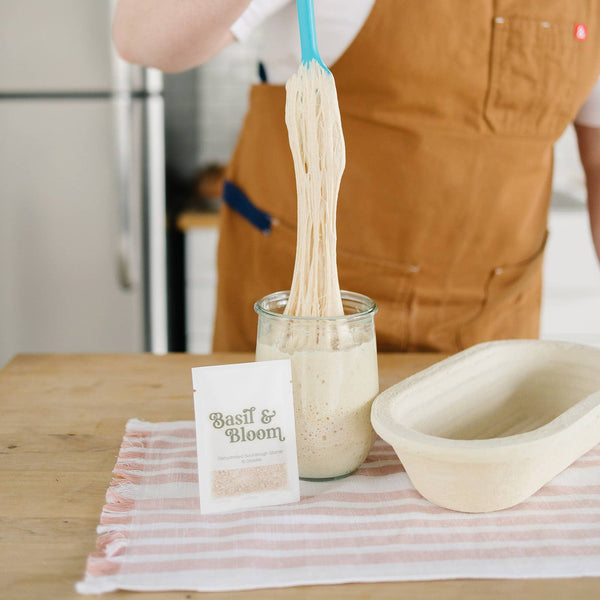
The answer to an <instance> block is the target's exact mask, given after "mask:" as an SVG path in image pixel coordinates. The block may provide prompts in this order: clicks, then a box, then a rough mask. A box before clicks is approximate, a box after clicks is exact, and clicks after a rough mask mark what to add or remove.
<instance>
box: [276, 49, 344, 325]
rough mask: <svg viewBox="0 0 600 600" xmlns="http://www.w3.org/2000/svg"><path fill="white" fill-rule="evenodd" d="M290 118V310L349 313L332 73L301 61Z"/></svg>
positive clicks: (340, 139)
mask: <svg viewBox="0 0 600 600" xmlns="http://www.w3.org/2000/svg"><path fill="white" fill-rule="evenodd" d="M286 92H287V96H286V105H285V122H286V125H287V128H288V135H289V141H290V149H291V151H292V157H293V159H294V170H295V173H296V191H297V194H298V238H297V242H296V263H295V265H294V275H293V278H292V287H291V292H290V298H289V301H288V304H287V307H286V309H285V314H287V315H294V316H303V317H333V316H339V315H343V314H344V310H343V307H342V299H341V296H340V285H339V281H338V273H337V263H336V209H337V199H338V192H339V189H340V181H341V179H342V173H343V172H344V166H345V164H346V150H345V146H344V136H343V133H342V121H341V117H340V109H339V106H338V100H337V93H336V89H335V81H334V79H333V75H331V73H329V72H328V71H326V70H325V69H323V68H322V67H321V66H320V65H319V64H318V63H317V62H316V61H314V60H313V61H311V62H310V63H309V64H308V65H306V64H305V63H302V64H301V65H300V68H299V69H298V72H297V73H296V74H294V75H293V76H292V77H291V78H290V79H289V80H288V82H287V83H286Z"/></svg>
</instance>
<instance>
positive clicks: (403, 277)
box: [337, 251, 419, 351]
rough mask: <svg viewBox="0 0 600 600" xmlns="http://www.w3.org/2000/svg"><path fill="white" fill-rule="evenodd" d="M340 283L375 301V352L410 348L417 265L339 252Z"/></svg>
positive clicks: (343, 287) (345, 287) (342, 286)
mask: <svg viewBox="0 0 600 600" xmlns="http://www.w3.org/2000/svg"><path fill="white" fill-rule="evenodd" d="M337 262H338V274H339V278H340V286H341V288H342V289H344V290H348V291H351V292H358V293H360V294H365V295H366V296H369V298H372V299H373V300H375V302H377V305H378V306H379V312H378V314H377V316H376V317H375V331H376V334H377V348H378V350H379V351H388V350H390V351H406V350H408V349H409V348H410V347H411V344H412V339H413V333H412V331H411V322H412V321H411V315H412V308H413V304H414V300H415V289H416V281H417V277H418V274H419V267H418V266H416V265H411V264H406V263H395V262H393V261H387V260H382V259H378V258H371V257H368V256H364V255H362V254H354V253H351V252H345V251H339V252H338V254H337Z"/></svg>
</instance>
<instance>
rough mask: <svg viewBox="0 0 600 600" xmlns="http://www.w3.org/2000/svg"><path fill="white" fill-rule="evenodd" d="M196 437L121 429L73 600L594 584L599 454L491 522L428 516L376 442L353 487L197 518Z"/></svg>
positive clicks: (599, 554)
mask: <svg viewBox="0 0 600 600" xmlns="http://www.w3.org/2000/svg"><path fill="white" fill-rule="evenodd" d="M194 435H195V434H194V424H193V422H191V421H189V422H188V421H179V422H174V423H154V424H153V423H145V422H142V421H137V420H132V421H130V422H129V423H128V424H127V431H126V435H125V438H124V440H123V444H122V446H121V450H120V452H119V458H118V460H117V464H116V467H115V470H114V479H113V481H112V482H111V485H110V488H109V489H108V491H107V494H106V501H107V504H106V505H105V506H104V509H103V511H102V515H101V518H100V526H99V527H98V533H99V537H98V549H99V551H98V552H97V553H96V554H92V555H91V556H90V557H89V558H88V561H87V567H86V573H85V579H84V580H83V581H82V582H80V583H79V584H77V590H78V591H79V592H81V593H86V594H96V593H100V592H108V591H112V590H117V589H124V590H146V591H150V590H197V591H224V590H245V589H254V588H266V587H285V586H295V585H311V584H327V583H347V582H359V581H362V582H366V581H407V580H426V579H449V578H464V577H480V578H490V577H502V578H515V577H569V576H583V575H600V446H597V447H596V448H595V449H593V450H592V451H591V452H589V453H588V454H586V455H585V456H583V457H582V458H581V459H579V460H578V461H577V462H576V463H574V464H573V465H572V466H571V467H569V468H568V469H567V470H566V471H564V472H563V473H561V474H560V475H559V476H558V477H556V478H555V479H554V480H553V481H551V482H550V483H549V484H548V485H546V486H544V487H543V488H542V489H541V490H540V491H539V492H538V493H537V494H535V495H534V496H533V497H531V498H530V499H529V500H527V501H525V502H523V503H521V504H519V505H518V506H516V507H514V508H511V509H507V510H503V511H500V512H495V513H487V514H475V515H473V514H463V513H457V512H452V511H449V510H446V509H443V508H439V507H437V506H434V505H433V504H431V503H430V502H428V501H427V500H425V499H423V498H422V497H421V496H420V495H419V494H418V493H417V492H416V491H415V490H414V488H413V487H412V485H411V483H410V481H409V480H408V478H407V476H406V474H405V473H404V471H403V469H402V466H401V465H400V463H399V461H398V459H397V457H396V455H395V454H394V452H393V450H392V449H391V447H390V446H388V445H387V444H386V443H385V442H383V441H377V442H376V443H375V446H374V447H373V449H372V451H371V453H370V454H369V457H368V458H367V461H366V462H365V464H364V465H363V466H362V467H361V468H360V469H359V470H358V471H357V472H356V473H355V474H354V475H351V476H350V477H347V478H345V479H340V480H338V481H328V482H322V483H314V482H302V483H301V495H302V497H301V500H300V502H299V503H296V504H289V505H284V506H273V507H269V508H263V509H258V510H257V509H253V510H248V511H244V512H237V513H229V514H220V515H205V516H202V515H200V511H199V500H198V478H197V473H196V445H195V437H194Z"/></svg>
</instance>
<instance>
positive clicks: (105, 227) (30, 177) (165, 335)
mask: <svg viewBox="0 0 600 600" xmlns="http://www.w3.org/2000/svg"><path fill="white" fill-rule="evenodd" d="M111 11H112V2H110V1H108V0H86V1H85V2H82V1H81V0H53V1H52V2H48V1H47V0H19V1H18V2H14V1H13V0H0V366H2V365H3V364H4V363H5V362H6V361H8V360H9V359H10V357H11V356H12V355H13V354H15V353H17V352H139V351H143V350H147V351H153V352H159V353H160V352H166V351H188V352H200V353H201V352H208V351H210V340H211V336H212V319H213V316H214V294H215V285H216V266H215V258H216V243H217V218H216V211H218V206H219V199H218V195H219V182H220V178H221V174H222V172H221V169H222V166H223V165H224V164H225V163H226V161H227V159H228V157H229V154H230V152H231V150H232V148H233V145H234V142H235V139H236V137H237V132H238V130H239V127H240V125H241V121H242V118H243V115H244V112H245V109H246V93H247V88H248V85H250V83H251V82H253V81H254V80H255V77H256V56H257V49H258V47H259V44H260V39H259V38H258V37H255V38H254V39H251V40H250V41H249V42H248V43H245V44H243V45H240V44H235V45H233V46H231V47H230V48H228V49H227V50H226V51H225V52H223V53H222V54H221V55H219V56H218V57H216V58H215V59H213V60H212V61H211V62H210V63H208V64H206V65H204V66H202V67H199V68H198V69H195V70H192V71H189V72H186V73H183V74H177V75H165V76H163V75H162V74H161V73H159V72H157V71H154V70H151V69H150V70H148V69H141V68H137V67H131V66H129V65H127V64H125V63H123V62H122V61H120V60H119V59H118V58H117V57H116V55H115V53H114V51H113V49H112V46H111V41H110V23H111ZM555 161H556V172H555V177H554V195H553V201H552V210H551V215H550V223H549V228H550V231H551V236H550V240H549V245H548V249H547V253H546V260H545V285H544V297H543V307H542V337H544V338H552V339H563V340H573V341H577V342H583V343H589V344H595V345H600V267H599V265H598V263H597V259H596V257H595V254H594V251H593V247H592V242H591V236H590V233H589V226H588V222H587V213H586V209H585V185H584V180H583V172H582V170H581V166H580V164H579V159H578V153H577V148H576V140H575V135H574V132H573V130H572V128H569V129H568V130H567V131H566V132H565V134H564V136H563V137H562V138H561V140H560V142H559V143H558V145H557V147H556V150H555Z"/></svg>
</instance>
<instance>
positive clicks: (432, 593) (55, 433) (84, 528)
mask: <svg viewBox="0 0 600 600" xmlns="http://www.w3.org/2000/svg"><path fill="white" fill-rule="evenodd" d="M440 358H441V357H440V355H432V354H420V355H417V354H405V355H399V354H395V355H381V356H380V374H381V385H382V389H383V388H384V387H388V386H389V385H391V384H392V383H394V382H396V381H398V380H400V379H402V378H404V377H406V376H407V375H409V374H411V373H413V372H415V371H417V370H420V369H422V368H424V367H426V366H428V365H430V364H432V363H433V362H435V361H436V360H439V359H440ZM251 359H252V357H251V356H250V355H248V354H216V355H211V356H193V355H167V356H152V355H145V354H130V355H21V356H17V357H16V358H14V359H13V360H12V361H11V362H10V363H9V364H8V365H7V366H6V367H5V368H4V369H3V370H2V371H0V403H1V404H0V406H1V409H2V420H1V424H0V447H1V449H0V452H1V453H2V459H1V461H0V465H1V468H0V473H1V482H0V485H1V489H2V492H1V498H2V500H1V506H0V548H1V555H0V556H1V561H2V562H1V571H2V574H1V575H0V598H2V599H3V600H21V599H23V600H33V599H38V598H43V599H44V600H49V599H60V600H68V599H69V598H81V596H79V595H77V594H76V593H75V591H74V588H73V586H74V584H75V582H76V581H78V580H79V579H81V577H82V575H83V570H84V566H85V559H86V556H87V555H88V553H90V552H91V551H93V549H94V544H95V538H96V534H95V527H96V525H97V523H98V519H99V516H100V511H101V508H102V505H103V503H104V493H105V491H106V488H107V487H108V484H109V481H110V478H111V470H112V468H113V466H114V463H115V459H116V457H117V453H118V449H119V445H120V442H121V438H122V436H123V432H124V427H125V422H126V421H127V420H128V419H129V418H132V417H138V418H140V419H145V420H149V421H168V420H178V419H192V418H193V405H192V394H191V391H192V386H191V374H190V368H191V367H193V366H201V365H208V364H220V363H229V362H246V361H249V360H251ZM108 597H119V598H152V600H167V599H175V598H177V599H184V598H185V599H188V598H195V597H202V598H203V599H207V600H210V599H213V600H214V599H217V598H218V599H219V600H223V598H227V599H228V600H229V599H230V598H231V599H232V600H236V599H237V600H239V599H241V598H244V599H246V600H259V599H260V600H263V599H266V600H275V599H277V600H279V599H281V600H300V599H303V600H304V599H307V600H312V599H316V598H332V599H340V600H341V599H344V600H353V599H359V598H361V599H362V598H370V597H377V598H381V599H384V600H385V599H390V600H391V599H392V598H393V599H394V600H400V599H411V600H422V599H431V600H433V599H436V600H437V599H439V600H453V599H456V600H458V599H460V600H468V599H470V598H490V599H492V598H493V599H501V598H502V599H503V598H510V599H511V600H515V599H517V598H527V599H528V600H529V599H534V600H535V599H541V598H547V597H551V598H557V599H562V598H565V599H569V600H575V599H577V598H582V599H583V598H585V599H586V600H588V599H589V600H591V599H592V598H600V579H599V578H587V579H586V578H582V579H561V580H454V581H432V582H415V583H379V584H349V585H334V586H308V587H300V588H286V589H273V590H257V591H252V592H236V593H221V594H217V593H204V594H196V593H192V592H172V593H164V592H161V593H153V594H146V593H138V592H118V593H116V594H114V595H113V596H111V595H108Z"/></svg>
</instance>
